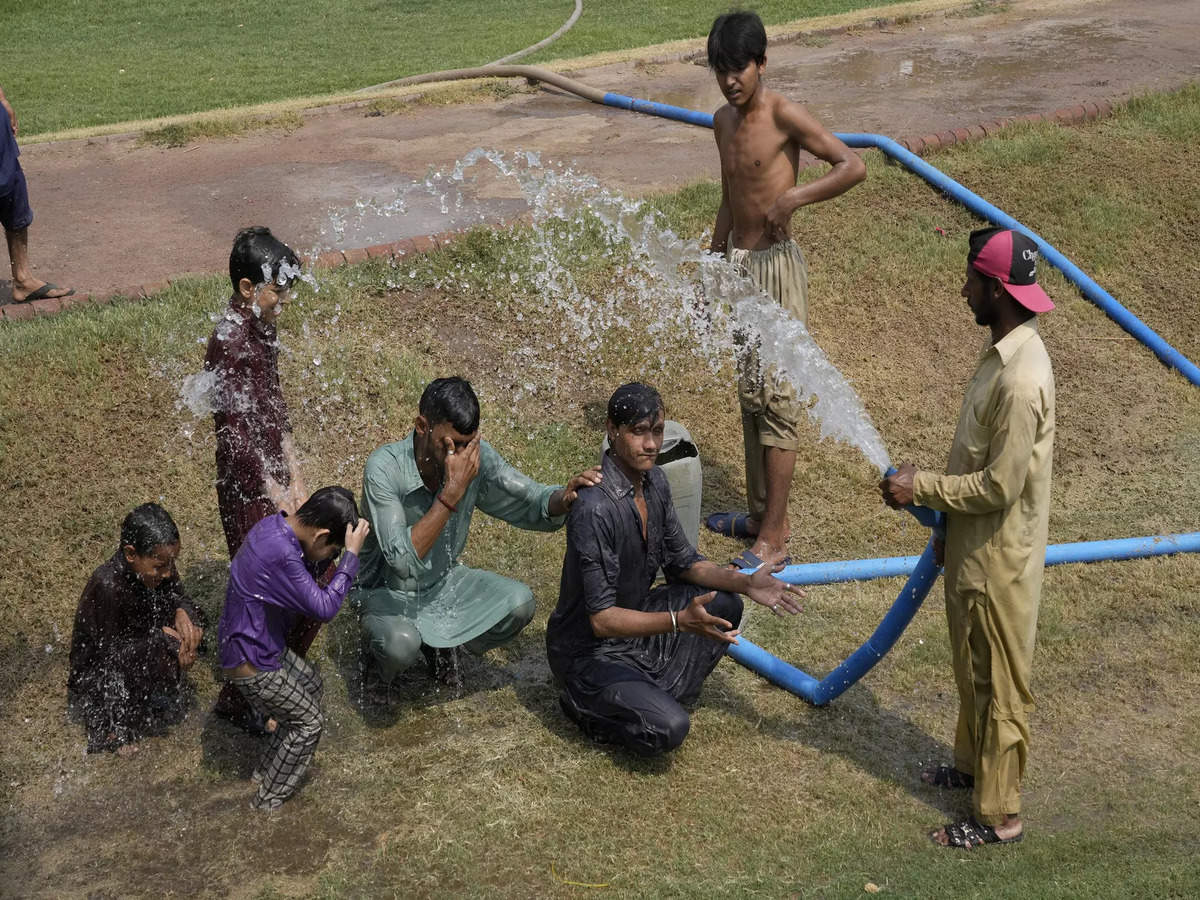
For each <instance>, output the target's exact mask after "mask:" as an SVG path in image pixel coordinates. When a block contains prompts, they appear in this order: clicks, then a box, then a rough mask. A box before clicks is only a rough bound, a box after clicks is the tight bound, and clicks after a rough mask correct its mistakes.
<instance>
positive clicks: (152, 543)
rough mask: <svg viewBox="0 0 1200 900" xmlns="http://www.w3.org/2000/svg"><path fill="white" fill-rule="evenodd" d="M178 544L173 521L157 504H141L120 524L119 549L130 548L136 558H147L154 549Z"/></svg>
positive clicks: (176, 530)
mask: <svg viewBox="0 0 1200 900" xmlns="http://www.w3.org/2000/svg"><path fill="white" fill-rule="evenodd" d="M178 543H179V529H178V528H177V527H176V526H175V520H174V519H172V518H171V514H170V513H169V512H167V511H166V510H165V509H163V508H162V507H161V506H159V505H158V504H157V503H143V504H142V505H141V506H139V507H137V508H136V509H135V510H134V511H133V512H131V513H130V514H129V515H127V516H126V517H125V521H124V522H122V523H121V547H120V549H121V550H124V549H125V548H126V547H132V548H133V552H134V553H136V554H137V555H138V556H149V555H150V554H151V553H153V552H154V548H155V547H162V546H166V545H170V544H178Z"/></svg>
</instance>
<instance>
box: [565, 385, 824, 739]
mask: <svg viewBox="0 0 1200 900" xmlns="http://www.w3.org/2000/svg"><path fill="white" fill-rule="evenodd" d="M664 422H665V417H664V411H663V403H662V398H661V397H660V396H659V394H658V392H657V391H656V390H654V389H653V388H651V387H648V386H646V385H644V384H636V383H634V384H627V385H624V386H622V387H620V388H618V389H617V391H616V393H614V394H613V395H612V398H611V399H610V400H609V401H608V422H607V426H606V427H607V429H608V440H609V445H610V449H609V450H608V452H607V453H605V455H604V461H603V464H602V469H601V471H602V474H603V479H602V480H601V482H600V483H599V485H597V486H595V487H590V488H587V489H585V490H581V491H580V492H579V498H578V499H577V500H576V502H575V504H574V506H572V507H571V511H570V513H569V516H568V519H567V555H566V558H565V559H564V560H563V570H562V582H561V585H560V588H559V598H558V607H557V609H555V611H554V613H553V615H551V617H550V621H549V623H548V624H547V627H546V650H547V654H548V656H549V659H550V668H551V670H552V671H553V672H554V676H555V679H556V680H557V682H558V684H559V685H560V687H561V688H562V694H561V695H560V698H559V702H560V704H561V705H562V708H563V711H564V712H565V713H566V714H567V716H568V717H569V718H571V719H572V720H573V721H574V722H576V724H578V725H579V727H580V728H581V729H582V730H583V732H584V733H585V734H587V735H588V736H589V737H591V738H593V739H594V740H598V741H606V742H612V743H616V744H620V745H622V746H624V747H626V748H627V749H629V750H632V751H633V752H635V753H638V754H642V755H647V756H649V755H654V754H658V753H664V752H667V751H670V750H674V749H675V748H676V747H678V746H679V745H680V744H681V743H682V742H683V739H684V738H685V737H686V736H687V732H688V728H689V726H690V719H689V717H688V713H687V711H686V710H685V709H684V708H683V704H686V703H690V702H692V701H694V700H695V699H696V697H697V696H699V694H700V688H701V686H702V685H703V683H704V679H705V678H707V677H708V674H709V673H710V672H711V671H712V670H713V668H714V667H715V666H716V664H717V662H718V661H719V660H720V659H721V657H722V656H723V655H724V653H725V651H726V649H727V648H728V646H729V644H731V643H734V642H735V640H736V638H737V634H738V632H737V631H736V630H735V629H736V628H737V626H738V624H739V623H740V622H741V618H742V600H741V598H740V597H738V596H737V594H738V593H741V594H745V595H746V596H748V597H749V598H750V599H751V600H753V601H755V602H756V603H761V604H762V605H763V606H766V607H768V608H770V609H772V610H773V611H774V612H775V613H776V614H777V615H783V614H784V613H791V614H794V613H797V612H799V611H800V606H799V605H798V603H797V600H798V598H799V597H800V596H803V594H802V592H801V591H799V590H798V589H796V588H795V587H792V586H791V585H787V584H784V583H783V582H781V581H779V580H778V579H775V578H773V577H771V576H772V574H773V572H777V571H779V570H780V569H781V568H782V566H776V567H775V568H774V569H773V570H768V569H767V568H765V567H763V568H760V569H759V570H758V571H756V572H755V573H754V574H753V575H745V574H743V573H742V572H738V571H735V570H733V569H724V568H720V567H718V566H716V565H715V564H713V563H711V562H709V561H708V560H706V559H705V558H704V557H702V556H701V555H700V554H699V553H697V552H696V549H695V548H694V547H692V546H691V544H689V543H688V540H687V538H686V537H685V536H684V534H683V529H682V528H681V527H680V525H679V519H678V518H677V517H676V515H675V509H674V507H673V506H672V504H671V489H670V487H669V486H668V484H667V478H666V476H665V475H664V474H663V472H662V470H661V469H659V468H657V467H656V466H655V460H656V458H657V456H658V451H659V448H661V447H662V441H663V425H664ZM660 567H661V568H662V569H663V571H664V572H666V574H667V578H668V581H667V584H665V585H662V586H660V587H657V588H653V589H651V585H652V584H653V582H654V578H655V575H656V573H657V572H658V570H659V568H660Z"/></svg>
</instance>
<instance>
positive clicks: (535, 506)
mask: <svg viewBox="0 0 1200 900" xmlns="http://www.w3.org/2000/svg"><path fill="white" fill-rule="evenodd" d="M556 490H558V488H557V487H553V486H548V485H543V484H538V483H537V482H536V481H534V480H533V479H531V478H529V477H527V476H525V475H523V474H521V473H520V472H518V471H517V470H516V469H514V468H513V467H512V466H510V465H509V464H508V463H507V462H505V461H504V459H503V458H502V457H501V456H500V454H499V453H497V452H496V451H495V450H494V449H493V448H492V446H491V445H490V444H489V443H487V441H480V443H479V474H478V475H477V476H476V477H475V480H474V481H472V482H471V484H470V486H469V487H468V488H467V491H466V493H465V494H464V495H463V498H462V499H461V500H460V501H459V502H458V511H457V512H453V513H451V514H450V518H449V520H448V521H447V522H446V525H445V527H444V528H443V529H442V531H441V533H440V534H439V535H438V537H437V539H436V540H435V541H434V544H433V547H431V548H430V550H429V552H428V553H427V554H426V555H425V557H424V558H423V559H422V558H421V557H419V556H417V553H416V550H414V549H413V545H412V537H411V534H412V528H413V526H414V525H416V524H417V522H419V521H420V520H421V519H422V517H424V515H425V514H426V513H427V512H428V511H429V508H430V507H431V506H433V504H434V503H435V502H436V501H435V500H434V495H433V494H432V493H430V491H429V489H428V488H426V487H425V483H424V482H423V481H422V480H421V473H420V471H419V470H418V469H417V461H416V457H415V455H414V452H413V434H409V436H408V437H406V438H405V439H404V440H402V441H396V442H395V443H391V444H385V445H384V446H382V447H380V448H379V449H378V450H376V451H375V452H374V453H372V454H371V456H370V458H368V460H367V465H366V471H365V472H364V474H363V494H362V496H363V510H364V514H365V515H366V517H367V519H368V520H369V521H370V523H371V533H370V534H369V535H368V536H367V542H366V544H365V545H364V546H363V561H362V571H361V573H360V576H359V582H358V583H359V588H360V590H358V591H357V592H356V594H355V596H356V598H357V599H358V600H359V602H360V603H361V607H362V614H363V618H362V625H363V633H364V638H365V639H366V640H367V642H368V644H369V646H370V648H371V650H372V653H373V655H374V656H375V658H376V660H377V661H378V662H379V664H380V667H381V669H382V671H383V674H384V675H387V676H390V675H391V674H394V673H395V672H397V671H400V670H401V669H403V668H405V667H406V666H407V665H410V664H411V663H412V662H413V661H414V660H415V658H416V657H415V652H416V649H418V648H419V647H420V643H421V642H422V641H424V642H425V643H426V644H428V645H429V646H431V647H457V646H459V645H461V644H466V645H467V648H468V649H471V650H475V651H476V652H482V649H487V646H495V643H493V641H497V640H505V639H507V638H504V637H502V636H501V635H502V634H503V633H505V632H507V633H508V636H509V637H511V636H512V635H513V634H515V633H516V631H519V630H520V628H521V627H524V625H525V624H527V623H528V622H529V621H530V620H531V619H532V618H533V595H532V593H531V592H530V590H529V588H528V587H526V586H525V585H523V584H521V583H520V582H518V581H513V580H512V579H509V578H504V577H503V576H501V575H496V574H494V573H491V572H482V571H479V570H476V569H470V568H468V567H466V566H463V565H462V564H460V563H459V562H458V558H459V556H460V555H461V553H462V551H463V548H464V547H465V546H466V543H467V534H468V532H469V531H470V527H471V518H472V516H473V515H474V512H475V509H476V508H477V507H478V508H479V509H480V510H482V511H483V512H485V513H487V514H488V515H490V516H494V517H495V518H497V519H502V520H503V521H505V522H508V523H509V524H510V525H515V526H517V527H518V528H524V529H528V530H531V531H554V530H555V529H557V528H560V527H561V526H562V523H563V521H564V520H565V518H564V517H562V516H551V515H550V509H549V506H550V497H551V495H553V493H554V492H555V491H556ZM518 623H519V625H518ZM514 627H515V628H516V630H515V631H513V630H512V629H513V628H514ZM488 635H490V637H488ZM477 639H479V640H481V642H477V643H472V642H475V641H477ZM414 641H415V646H414ZM485 645H486V646H485ZM481 648H482V649H481ZM409 650H412V652H409Z"/></svg>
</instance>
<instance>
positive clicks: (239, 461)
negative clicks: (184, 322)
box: [204, 305, 292, 559]
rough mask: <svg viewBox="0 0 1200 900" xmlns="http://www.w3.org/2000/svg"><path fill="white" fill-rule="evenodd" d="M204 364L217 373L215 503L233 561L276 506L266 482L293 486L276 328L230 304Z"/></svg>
mask: <svg viewBox="0 0 1200 900" xmlns="http://www.w3.org/2000/svg"><path fill="white" fill-rule="evenodd" d="M204 368H205V370H206V371H210V372H213V373H214V374H215V379H216V380H215V383H214V385H213V424H214V425H215V426H216V433H217V482H216V486H217V506H218V508H219V509H220V513H221V526H222V528H224V530H225V541H226V544H227V546H228V547H229V558H230V559H233V558H234V557H235V556H236V555H237V552H238V548H239V547H241V545H242V541H244V540H245V539H246V535H247V533H249V531H250V529H251V528H253V527H254V525H255V523H257V522H258V521H259V520H261V519H263V518H266V517H267V516H269V515H272V514H274V513H275V511H276V510H275V504H274V502H273V501H272V500H271V498H270V497H269V496H268V495H267V492H266V490H265V484H266V482H267V480H268V479H271V480H273V481H275V482H277V483H278V484H279V485H280V486H281V487H287V486H288V485H290V484H291V472H290V470H289V469H288V464H287V460H286V459H285V458H284V455H283V439H284V436H285V435H290V434H291V432H292V425H291V422H290V421H289V420H288V413H287V405H286V404H285V403H284V400H283V389H282V387H281V386H280V384H279V344H278V341H277V339H276V332H275V326H274V325H272V324H268V323H265V322H263V321H262V320H261V319H259V318H257V317H256V316H255V315H254V314H253V313H251V312H250V311H248V310H245V309H239V308H238V307H235V306H233V305H231V306H230V307H229V308H228V309H227V310H226V311H225V315H224V317H223V318H222V319H221V321H220V322H218V323H217V327H216V328H215V329H214V330H213V333H212V337H210V338H209V339H208V350H207V352H206V353H205V355H204Z"/></svg>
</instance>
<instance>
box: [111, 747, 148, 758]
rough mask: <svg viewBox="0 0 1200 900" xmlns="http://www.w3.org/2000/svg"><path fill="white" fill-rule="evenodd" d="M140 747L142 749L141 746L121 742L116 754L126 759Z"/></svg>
mask: <svg viewBox="0 0 1200 900" xmlns="http://www.w3.org/2000/svg"><path fill="white" fill-rule="evenodd" d="M140 749H142V748H141V747H139V746H138V745H137V744H122V745H121V746H120V747H118V748H117V751H116V752H117V756H120V757H121V758H122V759H128V758H129V757H131V756H133V754H135V753H137V752H138V751H139V750H140Z"/></svg>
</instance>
